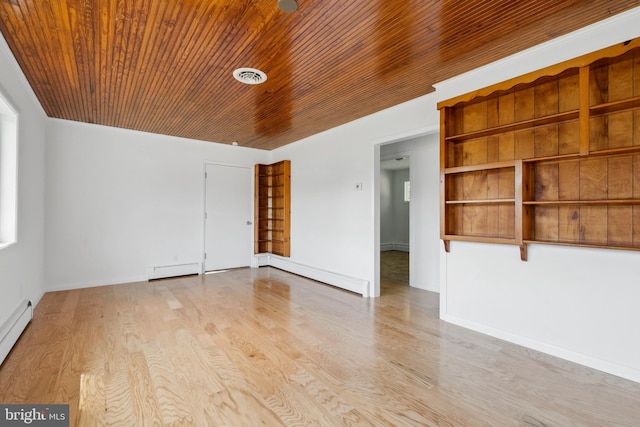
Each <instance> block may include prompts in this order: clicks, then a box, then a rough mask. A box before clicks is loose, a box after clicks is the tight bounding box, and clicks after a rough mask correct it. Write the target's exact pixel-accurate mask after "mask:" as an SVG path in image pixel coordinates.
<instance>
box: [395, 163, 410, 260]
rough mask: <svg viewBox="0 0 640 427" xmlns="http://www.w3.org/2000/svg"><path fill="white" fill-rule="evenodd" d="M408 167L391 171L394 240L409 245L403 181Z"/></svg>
mask: <svg viewBox="0 0 640 427" xmlns="http://www.w3.org/2000/svg"><path fill="white" fill-rule="evenodd" d="M405 181H409V169H400V170H396V171H393V218H394V221H393V222H394V235H395V238H394V242H395V243H400V244H401V245H403V246H404V245H406V246H407V247H409V203H408V202H405V201H404V183H405Z"/></svg>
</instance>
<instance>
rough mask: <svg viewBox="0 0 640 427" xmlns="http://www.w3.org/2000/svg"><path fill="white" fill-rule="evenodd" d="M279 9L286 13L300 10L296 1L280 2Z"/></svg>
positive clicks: (286, 0)
mask: <svg viewBox="0 0 640 427" xmlns="http://www.w3.org/2000/svg"><path fill="white" fill-rule="evenodd" d="M278 7H279V8H280V10H281V11H283V12H284V13H291V12H295V11H296V10H298V2H297V1H296V0H278Z"/></svg>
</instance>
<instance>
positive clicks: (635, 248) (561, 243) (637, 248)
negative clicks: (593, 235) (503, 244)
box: [524, 239, 640, 251]
mask: <svg viewBox="0 0 640 427" xmlns="http://www.w3.org/2000/svg"><path fill="white" fill-rule="evenodd" d="M524 243H526V244H544V245H558V246H576V247H581V248H602V249H617V250H623V251H640V246H624V245H616V244H612V245H609V244H607V245H598V244H592V243H576V242H573V241H554V240H544V239H540V240H538V239H536V240H525V241H524Z"/></svg>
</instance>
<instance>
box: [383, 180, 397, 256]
mask: <svg viewBox="0 0 640 427" xmlns="http://www.w3.org/2000/svg"><path fill="white" fill-rule="evenodd" d="M394 241H395V227H394V226H393V171H392V170H388V169H382V170H380V248H381V249H382V250H385V248H388V247H389V246H391V245H393V243H394Z"/></svg>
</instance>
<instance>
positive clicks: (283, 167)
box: [254, 160, 291, 257]
mask: <svg viewBox="0 0 640 427" xmlns="http://www.w3.org/2000/svg"><path fill="white" fill-rule="evenodd" d="M254 224H255V225H254V226H255V229H254V236H255V244H254V252H255V253H257V254H259V253H272V254H275V255H280V256H284V257H288V256H290V251H291V245H290V229H291V162H290V161H289V160H283V161H281V162H278V163H274V164H271V165H260V164H258V165H256V166H255V221H254Z"/></svg>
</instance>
